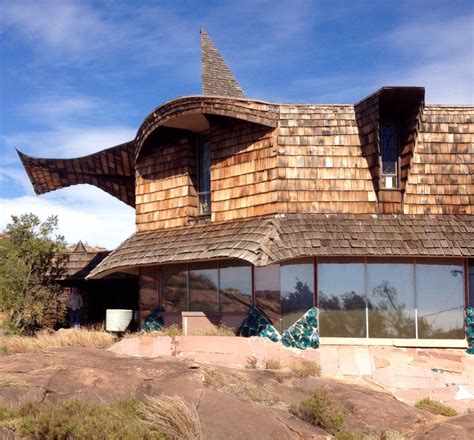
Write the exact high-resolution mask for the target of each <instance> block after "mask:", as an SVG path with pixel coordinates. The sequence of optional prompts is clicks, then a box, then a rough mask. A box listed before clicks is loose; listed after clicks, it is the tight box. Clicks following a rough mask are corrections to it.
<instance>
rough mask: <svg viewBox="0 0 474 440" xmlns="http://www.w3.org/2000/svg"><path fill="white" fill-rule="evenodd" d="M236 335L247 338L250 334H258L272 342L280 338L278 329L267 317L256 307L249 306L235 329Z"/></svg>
mask: <svg viewBox="0 0 474 440" xmlns="http://www.w3.org/2000/svg"><path fill="white" fill-rule="evenodd" d="M237 336H243V337H246V338H249V337H250V336H260V337H262V338H268V339H270V340H271V341H273V342H278V341H279V340H280V339H281V336H280V333H279V332H278V330H277V329H276V328H275V327H273V325H272V323H271V322H270V321H269V320H268V318H267V317H266V316H265V315H264V314H263V312H262V311H260V310H259V309H258V308H257V307H254V306H251V307H250V308H249V310H248V312H247V315H246V316H245V318H244V320H243V321H242V324H240V327H239V329H238V330H237Z"/></svg>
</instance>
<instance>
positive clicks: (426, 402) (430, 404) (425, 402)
mask: <svg viewBox="0 0 474 440" xmlns="http://www.w3.org/2000/svg"><path fill="white" fill-rule="evenodd" d="M415 406H416V407H417V408H418V409H424V410H426V411H429V412H431V413H433V414H439V415H442V416H446V417H453V416H457V415H458V413H457V412H456V410H455V409H454V408H451V407H450V406H448V405H445V404H444V403H441V402H437V401H436V400H431V399H430V398H426V399H422V400H420V401H418V402H417V403H416V405H415Z"/></svg>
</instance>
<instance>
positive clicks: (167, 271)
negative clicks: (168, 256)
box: [160, 264, 188, 312]
mask: <svg viewBox="0 0 474 440" xmlns="http://www.w3.org/2000/svg"><path fill="white" fill-rule="evenodd" d="M160 270H161V307H162V309H163V311H165V312H181V311H182V310H187V309H188V268H187V266H186V265H185V264H176V265H172V266H171V265H170V266H161V268H160Z"/></svg>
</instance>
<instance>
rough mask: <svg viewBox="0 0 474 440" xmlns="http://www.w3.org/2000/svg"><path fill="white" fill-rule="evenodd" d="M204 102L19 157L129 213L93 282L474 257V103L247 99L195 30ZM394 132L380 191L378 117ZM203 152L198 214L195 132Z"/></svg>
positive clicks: (414, 90) (41, 182)
mask: <svg viewBox="0 0 474 440" xmlns="http://www.w3.org/2000/svg"><path fill="white" fill-rule="evenodd" d="M201 39H202V41H201V43H202V80H203V96H188V97H181V98H178V99H174V100H172V101H169V102H167V103H164V104H163V105H161V106H159V107H157V108H156V109H155V110H153V111H152V112H151V113H150V114H149V115H148V116H147V117H146V118H145V120H144V121H143V123H142V125H141V126H140V127H139V129H138V132H137V136H136V138H135V139H133V140H131V141H130V142H128V143H125V144H122V145H118V146H116V147H112V148H109V149H107V150H103V151H100V152H98V153H95V154H92V155H89V156H86V157H82V158H76V159H39V158H33V157H29V156H26V155H24V154H22V153H20V157H21V160H22V161H23V164H24V166H25V169H26V170H27V172H28V175H29V177H30V179H31V181H32V183H33V186H34V188H35V191H36V192H37V194H42V193H44V192H47V191H51V190H54V189H58V188H62V187H66V186H69V185H75V184H78V183H89V184H92V185H95V186H98V187H99V188H102V189H103V190H105V191H107V192H108V193H110V194H112V195H113V196H115V197H117V198H119V199H120V200H122V201H123V202H125V203H127V204H128V205H130V206H134V207H136V224H137V233H136V234H135V235H134V236H132V237H131V238H130V239H128V240H127V241H126V242H125V243H124V244H123V245H122V246H121V247H119V248H118V249H117V250H116V251H115V252H113V253H112V254H111V255H110V256H109V257H107V258H106V259H105V260H104V261H103V262H102V263H101V264H100V265H99V266H98V267H97V268H96V269H95V270H94V271H93V273H92V276H101V275H104V274H106V273H110V272H111V271H114V270H121V269H125V268H127V269H129V268H132V267H135V268H136V266H140V265H153V264H160V263H171V262H187V261H196V260H208V259H221V258H238V259H242V260H245V261H248V262H250V263H252V264H254V265H257V266H262V265H266V264H270V263H272V262H277V261H281V260H286V259H291V258H295V257H300V256H308V255H311V256H316V255H332V256H341V255H347V256H354V255H364V256H371V255H374V256H375V255H376V256H387V255H396V256H465V257H472V256H474V248H473V241H472V237H473V232H474V231H473V222H474V220H473V219H474V208H473V206H474V177H473V176H474V108H473V107H468V106H458V107H455V106H441V105H425V103H424V89H423V88H421V87H383V88H382V89H380V90H378V91H376V92H375V93H374V94H372V95H370V96H369V97H367V98H365V99H363V100H362V101H360V102H359V103H356V104H354V105H352V104H345V105H322V104H314V105H313V104H278V103H269V102H264V101H259V100H251V99H247V98H245V95H244V93H243V91H242V89H241V87H240V86H239V84H238V83H237V81H236V80H235V78H234V76H233V75H232V73H231V72H230V70H229V68H228V67H227V65H226V64H225V62H224V60H223V59H222V57H221V56H220V55H219V53H218V52H217V50H216V48H215V47H214V45H213V44H212V42H211V41H210V39H209V37H208V36H207V34H206V33H205V31H202V33H201ZM387 120H394V121H396V124H397V127H398V129H399V141H400V142H399V143H400V145H399V146H398V147H397V148H399V151H398V153H397V154H398V161H397V166H398V169H397V176H396V185H395V186H394V187H390V186H387V185H386V186H387V187H386V188H384V187H383V178H384V176H383V175H382V171H381V159H382V157H381V146H380V143H381V140H380V126H381V121H387ZM203 133H205V136H206V139H207V140H206V142H209V143H210V145H211V169H210V175H211V184H210V187H211V196H210V197H211V214H210V216H205V217H203V216H199V215H198V214H199V212H198V201H197V186H196V182H197V175H196V173H197V159H196V145H197V136H198V135H199V136H201V137H202V136H203Z"/></svg>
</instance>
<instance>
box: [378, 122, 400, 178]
mask: <svg viewBox="0 0 474 440" xmlns="http://www.w3.org/2000/svg"><path fill="white" fill-rule="evenodd" d="M398 149H399V140H398V126H397V124H396V123H395V122H387V121H382V122H381V123H380V153H381V156H382V174H397V159H398Z"/></svg>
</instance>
